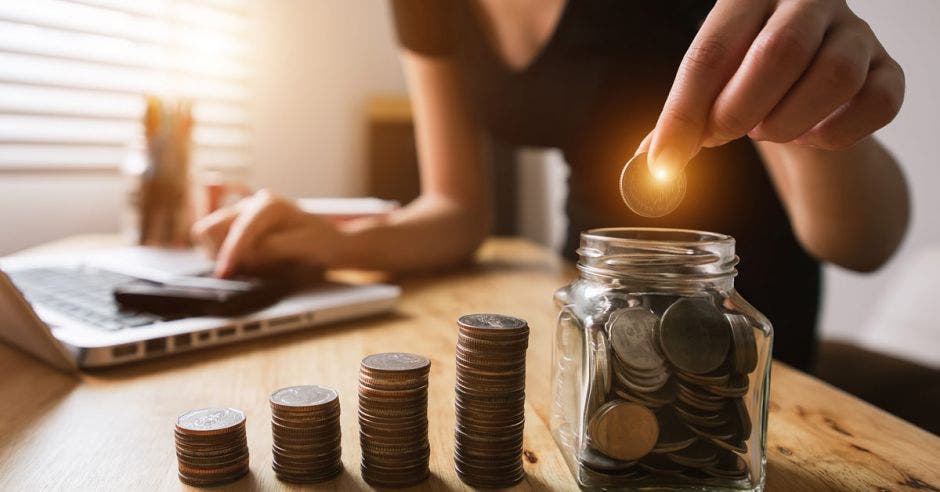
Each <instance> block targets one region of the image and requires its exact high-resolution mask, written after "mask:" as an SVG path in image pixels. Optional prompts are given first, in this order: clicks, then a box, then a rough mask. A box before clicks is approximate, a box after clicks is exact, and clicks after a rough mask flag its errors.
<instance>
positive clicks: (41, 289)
mask: <svg viewBox="0 0 940 492" xmlns="http://www.w3.org/2000/svg"><path fill="white" fill-rule="evenodd" d="M9 276H10V278H11V279H12V280H13V283H14V284H15V285H16V287H17V288H18V289H20V291H21V292H22V293H23V295H24V296H25V297H26V299H27V300H28V301H29V302H30V303H31V304H39V305H42V306H43V307H45V308H48V309H52V310H55V311H58V312H61V313H63V314H66V315H68V316H70V317H72V318H76V319H78V320H81V321H83V322H85V323H86V324H88V325H91V326H94V327H97V328H100V329H102V330H108V331H114V330H120V329H123V328H134V327H138V326H145V325H149V324H152V323H154V322H156V321H160V320H161V318H160V317H158V316H154V315H151V314H146V313H137V312H133V311H127V310H122V309H121V306H120V305H119V304H118V303H117V302H116V301H115V300H114V295H113V290H114V287H115V286H117V285H119V284H122V283H125V282H129V281H132V280H135V278H134V277H131V276H128V275H122V274H120V273H115V272H109V271H107V270H97V269H92V268H66V267H51V268H30V269H25V270H19V271H15V272H10V273H9Z"/></svg>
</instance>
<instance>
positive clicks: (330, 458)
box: [270, 385, 343, 483]
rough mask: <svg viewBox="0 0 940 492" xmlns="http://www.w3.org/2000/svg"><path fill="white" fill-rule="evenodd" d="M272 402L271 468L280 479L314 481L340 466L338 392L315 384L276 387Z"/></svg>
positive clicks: (334, 473) (332, 474) (331, 474)
mask: <svg viewBox="0 0 940 492" xmlns="http://www.w3.org/2000/svg"><path fill="white" fill-rule="evenodd" d="M270 402H271V433H272V438H273V449H272V452H273V456H274V460H273V468H274V473H275V475H277V477H278V478H279V479H281V480H284V481H286V482H295V483H316V482H324V481H326V480H330V479H332V478H333V477H335V476H337V475H339V473H340V472H341V471H342V470H343V462H342V460H341V459H342V450H341V448H340V425H339V415H340V408H339V396H338V395H337V393H336V391H335V390H333V389H330V388H324V387H321V386H316V385H308V386H292V387H289V388H283V389H279V390H277V391H275V392H274V393H273V394H272V395H271V398H270Z"/></svg>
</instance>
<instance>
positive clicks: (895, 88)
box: [796, 56, 904, 150]
mask: <svg viewBox="0 0 940 492" xmlns="http://www.w3.org/2000/svg"><path fill="white" fill-rule="evenodd" d="M903 101H904V72H903V71H902V70H901V67H900V65H898V64H897V62H895V61H894V60H892V59H891V58H889V57H887V56H885V57H884V58H882V59H880V60H878V61H876V62H873V65H872V68H871V71H870V72H869V73H868V79H867V80H866V81H865V85H864V86H863V87H862V90H861V91H859V93H858V94H856V95H855V97H853V98H852V100H851V101H849V102H848V103H847V104H845V105H843V106H842V107H840V108H839V109H837V110H836V111H835V112H834V113H832V114H831V115H830V116H828V117H827V118H826V119H825V120H823V122H822V123H820V124H819V125H817V126H816V127H814V128H813V129H812V130H810V131H809V132H807V133H806V134H804V135H803V136H801V137H799V138H798V139H796V142H797V143H801V144H804V145H811V146H814V147H818V148H821V149H826V150H841V149H845V148H848V147H851V146H852V145H854V144H855V143H857V142H858V141H859V140H861V139H863V138H865V137H867V136H868V135H870V134H872V133H874V132H875V131H876V130H878V129H879V128H881V127H883V126H885V125H887V124H888V123H890V122H891V120H893V119H894V117H895V116H897V114H898V111H900V109H901V103H902V102H903Z"/></svg>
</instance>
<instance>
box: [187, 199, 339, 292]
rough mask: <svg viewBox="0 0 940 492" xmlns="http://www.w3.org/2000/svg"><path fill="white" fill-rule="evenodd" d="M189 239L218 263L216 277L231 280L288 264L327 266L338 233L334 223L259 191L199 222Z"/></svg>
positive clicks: (331, 258)
mask: <svg viewBox="0 0 940 492" xmlns="http://www.w3.org/2000/svg"><path fill="white" fill-rule="evenodd" d="M192 235H193V238H194V239H195V241H196V242H197V244H199V245H201V246H202V247H204V248H205V249H206V250H207V251H208V253H209V254H210V256H212V257H213V258H215V259H216V270H215V274H216V276H219V277H230V276H232V275H233V274H235V273H244V272H247V273H261V274H263V273H267V272H273V271H277V270H279V269H281V268H284V267H285V266H290V265H299V266H304V267H313V268H318V267H324V266H328V265H330V264H331V263H332V262H333V261H334V259H335V257H336V252H337V251H338V249H339V247H340V242H341V240H340V238H341V235H342V234H341V232H340V231H339V230H338V229H337V227H336V226H335V225H334V224H333V223H332V222H329V221H327V220H324V219H322V218H320V217H318V216H316V215H313V214H309V213H306V212H304V211H303V210H301V209H300V208H298V206H297V205H296V204H295V203H294V202H293V201H292V200H288V199H286V198H283V197H280V196H277V195H275V194H274V193H271V192H269V191H267V190H262V191H259V192H257V193H255V194H254V195H252V196H251V197H248V198H245V199H243V200H242V201H240V202H239V203H237V204H236V205H234V206H232V207H229V208H224V209H221V210H217V211H215V212H213V213H212V214H210V215H208V216H206V217H205V218H203V219H201V220H199V221H198V222H196V224H194V225H193V229H192Z"/></svg>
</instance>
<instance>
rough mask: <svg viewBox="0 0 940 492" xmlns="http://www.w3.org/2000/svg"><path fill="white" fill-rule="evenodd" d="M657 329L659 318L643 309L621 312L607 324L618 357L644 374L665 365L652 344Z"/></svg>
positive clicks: (623, 310)
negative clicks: (643, 371) (644, 371)
mask: <svg viewBox="0 0 940 492" xmlns="http://www.w3.org/2000/svg"><path fill="white" fill-rule="evenodd" d="M657 329H659V317H658V316H656V315H655V314H653V312H652V311H650V310H649V309H646V308H643V307H630V308H624V309H618V310H617V311H614V312H613V314H611V315H610V319H608V320H607V331H608V332H609V333H610V344H611V346H613V349H614V352H616V354H617V357H618V358H619V359H620V360H621V361H623V363H624V364H627V365H628V366H630V367H632V368H634V369H639V370H641V371H642V370H647V371H651V370H654V369H656V368H658V367H661V366H662V365H663V363H664V360H663V357H662V356H661V355H659V352H658V351H657V350H656V346H655V345H654V344H653V340H655V331H656V330H657Z"/></svg>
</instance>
